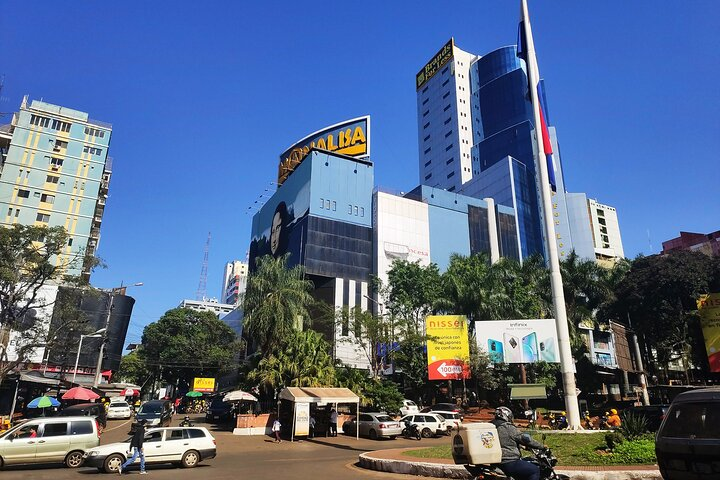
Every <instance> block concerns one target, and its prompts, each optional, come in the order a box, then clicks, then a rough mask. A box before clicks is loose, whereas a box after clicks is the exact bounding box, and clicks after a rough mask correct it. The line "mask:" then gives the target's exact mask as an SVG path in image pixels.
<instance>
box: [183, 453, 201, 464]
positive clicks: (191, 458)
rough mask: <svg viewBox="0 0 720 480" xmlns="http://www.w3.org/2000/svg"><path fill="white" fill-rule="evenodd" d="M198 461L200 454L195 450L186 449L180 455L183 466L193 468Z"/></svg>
mask: <svg viewBox="0 0 720 480" xmlns="http://www.w3.org/2000/svg"><path fill="white" fill-rule="evenodd" d="M198 463H200V454H199V453H198V452H196V451H195V450H188V451H187V452H185V455H183V457H182V466H183V468H193V467H195V466H197V464H198Z"/></svg>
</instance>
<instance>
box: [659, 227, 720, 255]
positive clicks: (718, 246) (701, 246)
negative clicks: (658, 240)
mask: <svg viewBox="0 0 720 480" xmlns="http://www.w3.org/2000/svg"><path fill="white" fill-rule="evenodd" d="M662 247H663V249H662V253H670V252H674V251H678V250H690V251H695V252H701V253H704V254H705V255H709V256H713V255H720V230H717V231H715V232H712V233H707V234H706V233H694V232H680V236H679V237H675V238H673V239H670V240H667V241H665V242H662Z"/></svg>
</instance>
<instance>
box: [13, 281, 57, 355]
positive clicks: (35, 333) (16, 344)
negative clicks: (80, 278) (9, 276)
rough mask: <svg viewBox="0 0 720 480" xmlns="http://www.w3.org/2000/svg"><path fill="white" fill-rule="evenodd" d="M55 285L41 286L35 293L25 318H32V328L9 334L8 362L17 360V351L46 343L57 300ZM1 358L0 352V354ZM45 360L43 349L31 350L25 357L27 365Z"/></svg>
mask: <svg viewBox="0 0 720 480" xmlns="http://www.w3.org/2000/svg"><path fill="white" fill-rule="evenodd" d="M57 293H58V286H57V285H43V286H42V287H40V289H39V290H38V292H37V297H36V300H35V302H34V303H33V305H32V308H30V309H29V310H28V312H27V313H26V316H28V317H29V316H32V317H33V318H34V319H35V321H34V322H28V323H32V325H33V326H32V327H31V328H30V329H28V330H26V331H25V332H22V333H18V332H11V333H10V341H9V342H8V346H7V359H8V360H9V361H11V362H12V361H15V360H17V359H18V358H17V350H18V349H19V348H22V347H23V346H26V345H31V344H32V343H34V342H37V343H39V344H42V345H44V344H45V342H46V341H47V335H48V329H49V328H50V321H51V320H52V315H53V310H54V309H55V300H56V298H57ZM0 358H2V352H0ZM44 358H45V347H44V346H42V347H38V348H35V349H33V350H32V351H31V352H30V353H29V354H27V355H25V359H26V360H27V362H28V363H42V362H43V360H44Z"/></svg>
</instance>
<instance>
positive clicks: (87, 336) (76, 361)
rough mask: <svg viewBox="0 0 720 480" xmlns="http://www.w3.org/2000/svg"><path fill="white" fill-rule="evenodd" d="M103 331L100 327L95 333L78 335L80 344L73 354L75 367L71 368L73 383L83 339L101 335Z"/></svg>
mask: <svg viewBox="0 0 720 480" xmlns="http://www.w3.org/2000/svg"><path fill="white" fill-rule="evenodd" d="M103 333H105V329H104V328H101V329H100V330H98V331H97V332H95V333H91V334H89V335H80V344H79V345H78V351H77V355H76V356H75V369H74V370H73V378H72V383H75V377H76V376H77V369H78V363H79V362H80V350H81V349H82V343H83V340H85V339H86V338H98V337H101V336H102V334H103Z"/></svg>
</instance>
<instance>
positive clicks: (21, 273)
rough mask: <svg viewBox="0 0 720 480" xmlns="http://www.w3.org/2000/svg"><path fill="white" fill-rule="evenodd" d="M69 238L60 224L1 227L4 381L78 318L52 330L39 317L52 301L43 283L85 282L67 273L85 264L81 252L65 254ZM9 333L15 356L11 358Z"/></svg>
mask: <svg viewBox="0 0 720 480" xmlns="http://www.w3.org/2000/svg"><path fill="white" fill-rule="evenodd" d="M68 239H69V236H68V234H67V232H66V231H65V229H64V228H62V227H52V228H47V227H37V226H26V225H13V226H12V227H10V228H0V382H2V381H3V379H4V378H5V376H6V375H7V374H8V372H10V371H12V370H14V369H15V368H16V367H17V366H18V365H20V364H23V363H25V362H27V360H28V359H29V358H30V357H31V356H32V355H34V353H35V352H36V351H37V350H38V349H41V348H43V347H46V348H50V349H52V348H53V345H54V344H55V342H56V341H57V340H58V339H63V338H66V336H67V332H68V331H70V330H71V329H73V327H74V326H75V325H76V324H77V323H78V322H77V319H76V318H71V319H68V320H67V321H65V322H61V323H59V324H56V325H55V326H54V327H53V328H51V329H48V328H46V326H45V324H44V322H42V321H38V319H37V318H36V315H37V313H38V311H39V310H41V309H43V308H45V307H51V306H52V305H53V301H50V300H47V299H46V298H45V297H44V295H43V287H44V286H45V285H48V284H51V283H62V284H64V285H68V286H81V285H85V283H84V282H83V281H82V279H81V278H80V277H78V276H69V275H67V271H68V270H70V269H72V268H75V267H76V266H78V265H82V263H83V256H82V255H81V254H79V255H74V256H70V257H68V256H66V255H63V252H64V251H65V248H66V247H67V243H68ZM11 336H12V337H13V340H14V345H13V353H14V355H13V358H8V354H7V348H8V344H9V342H10V338H11Z"/></svg>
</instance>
